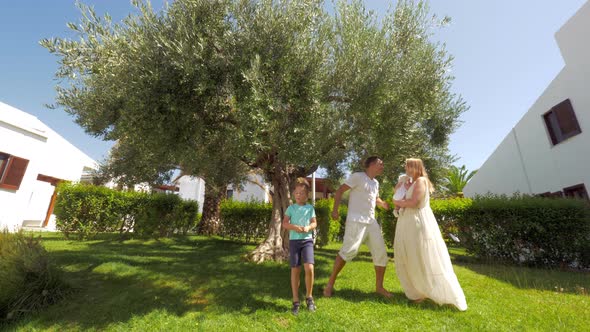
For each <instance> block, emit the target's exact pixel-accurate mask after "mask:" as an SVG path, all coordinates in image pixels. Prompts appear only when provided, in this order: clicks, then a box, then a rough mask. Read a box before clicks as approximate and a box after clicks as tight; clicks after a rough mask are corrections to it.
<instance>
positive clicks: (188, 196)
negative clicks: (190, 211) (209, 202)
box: [175, 175, 205, 213]
mask: <svg viewBox="0 0 590 332" xmlns="http://www.w3.org/2000/svg"><path fill="white" fill-rule="evenodd" d="M175 184H176V185H178V189H179V190H178V195H179V196H180V198H182V199H184V200H192V201H197V202H198V203H199V213H203V202H204V201H205V181H204V180H203V179H201V178H199V177H195V176H188V175H184V176H181V177H180V178H179V179H177V180H176V182H175Z"/></svg>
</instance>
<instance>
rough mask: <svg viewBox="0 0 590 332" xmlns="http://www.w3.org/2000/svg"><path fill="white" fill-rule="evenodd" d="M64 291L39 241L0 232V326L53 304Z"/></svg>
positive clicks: (65, 287)
mask: <svg viewBox="0 0 590 332" xmlns="http://www.w3.org/2000/svg"><path fill="white" fill-rule="evenodd" d="M68 291H69V287H68V286H67V285H66V284H65V283H64V282H63V281H62V280H61V278H60V276H59V274H58V271H57V270H56V269H55V268H54V267H53V266H52V265H51V264H50V261H49V258H48V255H47V251H45V248H43V246H42V245H41V243H40V239H39V238H34V237H33V236H27V235H25V234H23V233H22V231H21V232H18V233H9V232H8V231H7V230H4V231H0V325H1V324H2V323H3V322H6V321H8V320H12V319H16V318H18V317H19V316H22V315H23V314H26V313H27V312H31V311H35V310H38V309H40V308H42V307H45V306H47V305H50V304H52V303H55V302H57V301H59V300H60V299H62V298H63V297H64V296H65V295H66V294H67V292H68Z"/></svg>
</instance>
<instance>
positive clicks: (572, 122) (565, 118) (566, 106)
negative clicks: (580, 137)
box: [553, 99, 581, 138]
mask: <svg viewBox="0 0 590 332" xmlns="http://www.w3.org/2000/svg"><path fill="white" fill-rule="evenodd" d="M553 110H554V112H555V116H556V117H557V122H558V123H559V129H560V130H561V133H562V134H563V136H564V138H568V137H571V136H574V135H576V134H579V133H580V132H581V130H580V125H579V124H578V119H577V118H576V114H575V113H574V109H573V107H572V103H571V102H570V100H569V99H566V100H564V101H563V102H561V103H559V104H558V105H557V106H555V107H554V109H553Z"/></svg>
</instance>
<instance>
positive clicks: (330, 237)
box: [220, 199, 346, 246]
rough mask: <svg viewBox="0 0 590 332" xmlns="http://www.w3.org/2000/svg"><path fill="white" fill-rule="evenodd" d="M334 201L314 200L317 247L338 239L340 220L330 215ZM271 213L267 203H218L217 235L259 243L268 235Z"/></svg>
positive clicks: (230, 201) (231, 201) (270, 205)
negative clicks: (219, 208) (219, 216)
mask: <svg viewBox="0 0 590 332" xmlns="http://www.w3.org/2000/svg"><path fill="white" fill-rule="evenodd" d="M333 204H334V200H333V199H331V200H318V201H316V205H315V207H314V208H315V213H316V219H317V222H318V227H317V233H316V244H317V245H318V246H324V245H326V244H328V243H330V242H331V241H337V240H338V239H339V233H340V223H339V222H333V221H332V220H331V217H330V213H331V212H332V206H333ZM271 215H272V204H270V203H260V202H256V201H253V202H238V201H234V200H224V201H223V202H222V203H221V220H222V223H221V231H220V235H221V236H222V237H227V238H230V239H234V240H241V241H245V242H249V243H254V242H259V241H260V240H262V239H264V238H265V237H266V236H267V235H268V224H269V222H270V218H271ZM341 218H342V217H341ZM344 218H346V214H345V215H344Z"/></svg>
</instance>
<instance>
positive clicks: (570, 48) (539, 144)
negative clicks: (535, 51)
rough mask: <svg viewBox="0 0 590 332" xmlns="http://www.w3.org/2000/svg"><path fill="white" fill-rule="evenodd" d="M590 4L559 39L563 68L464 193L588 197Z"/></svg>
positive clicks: (566, 24)
mask: <svg viewBox="0 0 590 332" xmlns="http://www.w3.org/2000/svg"><path fill="white" fill-rule="evenodd" d="M588 36H590V1H589V2H586V3H585V4H584V5H583V6H582V7H581V8H580V9H579V10H578V11H577V12H576V14H575V15H574V16H572V17H571V18H570V19H569V20H568V21H567V22H566V23H565V24H564V25H563V26H562V27H561V29H559V31H557V33H556V34H555V39H556V40H557V44H558V45H559V49H560V51H561V55H562V57H563V59H564V61H565V66H564V68H563V69H562V70H561V71H560V72H559V74H558V75H557V77H555V79H554V80H553V81H552V82H551V84H549V86H548V87H547V89H546V90H545V91H544V92H543V94H542V95H541V96H540V97H539V98H538V99H537V101H536V102H535V103H534V104H533V105H532V107H531V108H530V109H529V110H528V112H527V113H526V114H525V115H524V116H523V117H522V119H521V120H520V121H519V122H518V123H517V124H516V126H514V128H513V129H512V130H511V131H510V133H509V134H508V135H507V136H506V137H505V138H504V140H503V141H502V142H501V143H500V145H499V146H498V147H497V148H496V150H495V151H494V153H493V154H492V155H491V156H490V157H489V158H488V159H487V160H486V161H485V163H484V164H483V165H482V167H481V168H480V169H479V171H478V172H477V174H476V175H475V176H474V177H473V178H472V179H471V181H469V183H468V184H467V186H466V187H465V188H464V194H465V195H466V196H468V197H469V196H474V195H476V194H486V193H488V192H489V193H494V194H508V195H510V194H512V193H515V192H520V193H526V194H545V195H565V196H568V197H585V198H588V188H589V187H590V93H589V92H590V90H589V89H590V42H589V38H588Z"/></svg>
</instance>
